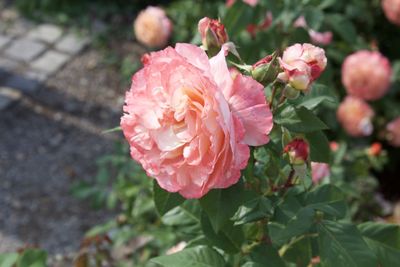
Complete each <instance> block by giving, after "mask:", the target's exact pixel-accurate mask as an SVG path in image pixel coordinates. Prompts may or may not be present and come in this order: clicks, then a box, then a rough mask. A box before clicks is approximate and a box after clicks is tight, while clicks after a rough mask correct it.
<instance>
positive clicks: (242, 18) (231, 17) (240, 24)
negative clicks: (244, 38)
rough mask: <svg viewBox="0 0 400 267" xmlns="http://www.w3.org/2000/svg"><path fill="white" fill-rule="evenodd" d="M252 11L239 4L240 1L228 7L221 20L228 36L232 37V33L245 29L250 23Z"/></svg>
mask: <svg viewBox="0 0 400 267" xmlns="http://www.w3.org/2000/svg"><path fill="white" fill-rule="evenodd" d="M253 11H254V10H253V8H251V7H249V6H248V5H246V4H243V3H240V1H237V3H235V4H234V5H233V6H232V7H230V8H229V9H228V10H227V13H226V15H225V16H224V17H223V20H222V23H223V24H224V25H225V28H226V30H227V31H228V35H229V36H234V33H237V32H240V31H241V30H243V29H245V27H246V26H247V25H249V24H250V23H251V22H252V18H253Z"/></svg>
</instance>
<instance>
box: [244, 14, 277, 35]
mask: <svg viewBox="0 0 400 267" xmlns="http://www.w3.org/2000/svg"><path fill="white" fill-rule="evenodd" d="M272 21H273V17H272V13H271V11H268V12H267V13H266V14H265V18H264V20H263V22H262V23H261V24H258V25H257V24H249V25H247V27H246V30H247V32H248V33H249V34H250V35H251V37H252V38H255V37H256V34H257V32H258V31H262V30H265V29H268V28H269V26H271V24H272Z"/></svg>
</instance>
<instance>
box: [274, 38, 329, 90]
mask: <svg viewBox="0 0 400 267" xmlns="http://www.w3.org/2000/svg"><path fill="white" fill-rule="evenodd" d="M279 62H280V65H281V68H282V69H283V71H284V72H281V73H280V74H279V75H278V78H279V79H280V80H281V81H283V82H287V83H289V85H290V86H291V87H293V88H294V89H297V90H300V91H303V90H307V89H309V87H310V85H311V83H312V82H313V81H315V80H316V79H317V78H318V77H319V76H320V75H321V73H322V72H323V71H324V69H325V67H326V64H327V59H326V56H325V51H324V50H323V49H321V48H319V47H316V46H314V45H312V44H307V43H306V44H302V45H301V44H295V45H292V46H290V47H288V48H286V50H285V51H284V52H283V56H282V58H279Z"/></svg>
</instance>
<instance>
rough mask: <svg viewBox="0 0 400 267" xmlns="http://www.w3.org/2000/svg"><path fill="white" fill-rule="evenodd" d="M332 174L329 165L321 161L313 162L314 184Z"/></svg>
mask: <svg viewBox="0 0 400 267" xmlns="http://www.w3.org/2000/svg"><path fill="white" fill-rule="evenodd" d="M330 174H331V172H330V168H329V165H328V164H326V163H320V162H311V177H312V181H313V183H314V184H318V183H319V182H321V181H322V180H323V179H324V178H326V177H328V176H329V175H330Z"/></svg>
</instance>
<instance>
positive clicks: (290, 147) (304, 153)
mask: <svg viewBox="0 0 400 267" xmlns="http://www.w3.org/2000/svg"><path fill="white" fill-rule="evenodd" d="M283 152H284V153H286V154H288V156H289V160H290V163H291V164H293V165H300V164H304V163H305V162H306V161H307V160H308V155H309V154H310V148H309V146H308V143H307V142H306V141H305V140H304V139H300V138H296V139H294V140H293V141H291V142H290V143H289V144H287V145H286V146H285V148H284V149H283Z"/></svg>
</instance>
